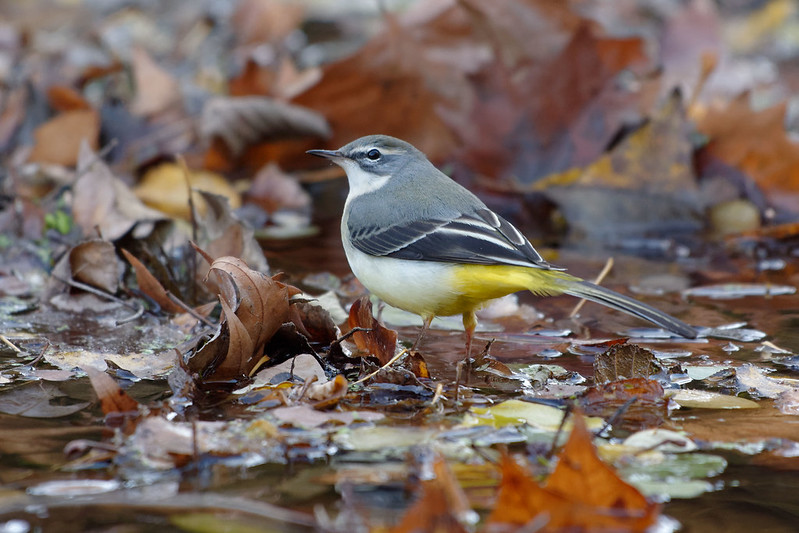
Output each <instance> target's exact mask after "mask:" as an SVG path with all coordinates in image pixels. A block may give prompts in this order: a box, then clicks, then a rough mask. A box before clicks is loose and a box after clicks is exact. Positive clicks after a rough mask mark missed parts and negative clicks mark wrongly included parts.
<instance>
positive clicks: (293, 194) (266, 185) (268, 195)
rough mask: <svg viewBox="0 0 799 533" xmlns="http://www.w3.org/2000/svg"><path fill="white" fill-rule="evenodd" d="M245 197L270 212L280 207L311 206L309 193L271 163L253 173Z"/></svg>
mask: <svg viewBox="0 0 799 533" xmlns="http://www.w3.org/2000/svg"><path fill="white" fill-rule="evenodd" d="M247 199H248V201H249V202H252V203H254V204H256V205H259V206H260V207H261V208H263V210H264V211H266V212H267V213H270V214H271V213H274V212H275V211H278V210H281V209H295V210H298V209H302V210H307V209H309V208H310V207H311V195H310V194H308V193H307V192H306V191H305V189H303V188H302V187H301V186H300V184H299V183H298V182H297V180H296V179H294V178H292V177H291V176H289V175H288V174H286V173H285V172H283V171H282V170H280V168H279V167H278V166H277V165H275V164H273V163H270V164H268V165H266V166H265V167H263V168H262V169H261V170H259V171H258V173H257V174H256V175H255V177H254V178H253V181H252V185H250V189H249V191H247Z"/></svg>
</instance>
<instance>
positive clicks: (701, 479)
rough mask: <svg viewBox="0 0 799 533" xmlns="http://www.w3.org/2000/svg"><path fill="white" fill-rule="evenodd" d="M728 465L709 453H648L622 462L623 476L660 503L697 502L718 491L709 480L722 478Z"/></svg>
mask: <svg viewBox="0 0 799 533" xmlns="http://www.w3.org/2000/svg"><path fill="white" fill-rule="evenodd" d="M726 468H727V461H726V459H724V458H723V457H720V456H718V455H712V454H706V453H654V454H653V453H644V454H640V455H630V456H627V460H625V461H621V462H620V465H619V475H621V476H622V477H623V478H625V479H627V480H629V481H630V483H632V484H633V485H634V486H635V487H636V488H638V489H639V490H640V491H641V492H643V493H644V494H646V495H647V496H649V497H651V498H655V499H657V500H668V499H676V498H679V499H687V498H696V497H697V496H699V495H701V494H704V493H706V492H712V491H714V490H716V486H715V484H714V483H712V482H711V481H708V480H707V478H713V477H714V476H718V475H719V474H721V473H722V472H724V470H725V469H726Z"/></svg>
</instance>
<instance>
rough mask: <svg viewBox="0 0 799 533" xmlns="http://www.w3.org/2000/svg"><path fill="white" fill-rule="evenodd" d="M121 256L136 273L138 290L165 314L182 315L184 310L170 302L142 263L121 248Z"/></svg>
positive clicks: (162, 287)
mask: <svg viewBox="0 0 799 533" xmlns="http://www.w3.org/2000/svg"><path fill="white" fill-rule="evenodd" d="M122 255H124V256H125V259H127V260H128V263H130V266H132V267H133V271H134V272H135V273H136V284H137V285H138V286H139V290H140V291H142V292H143V293H144V294H146V295H147V296H148V297H149V298H152V300H153V301H154V302H155V303H157V304H158V306H159V307H160V308H161V309H162V310H164V311H165V312H167V313H182V312H183V311H184V309H183V308H182V307H180V306H179V305H178V304H176V303H175V302H173V301H172V299H171V298H169V295H168V294H167V291H166V289H165V288H164V286H163V285H161V282H159V281H158V280H157V279H156V278H155V276H153V275H152V274H151V273H150V271H149V270H147V267H146V266H144V263H142V262H141V261H139V260H138V259H137V258H136V257H135V256H134V255H133V254H131V253H130V252H128V251H127V250H125V249H124V248H122Z"/></svg>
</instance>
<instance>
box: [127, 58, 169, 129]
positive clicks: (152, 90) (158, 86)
mask: <svg viewBox="0 0 799 533" xmlns="http://www.w3.org/2000/svg"><path fill="white" fill-rule="evenodd" d="M131 61H132V68H133V77H134V80H135V83H136V98H135V99H134V100H133V103H132V104H131V105H130V110H131V112H132V113H133V114H135V115H140V116H152V115H156V114H158V113H161V112H162V111H165V110H167V109H169V108H170V107H172V106H173V105H175V104H176V103H178V102H180V99H181V93H180V85H179V84H178V82H177V80H176V79H175V78H174V77H173V76H172V75H171V74H169V73H168V72H167V71H165V70H164V69H163V68H161V67H160V66H158V65H157V64H156V63H155V61H153V59H152V58H151V57H150V55H149V54H148V53H147V52H146V51H144V50H143V49H142V48H139V47H136V48H134V49H133V51H132V53H131Z"/></svg>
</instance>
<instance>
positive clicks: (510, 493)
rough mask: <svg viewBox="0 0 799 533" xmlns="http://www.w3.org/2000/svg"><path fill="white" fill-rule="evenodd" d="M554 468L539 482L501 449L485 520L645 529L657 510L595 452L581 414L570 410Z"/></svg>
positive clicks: (552, 526) (546, 526) (555, 528)
mask: <svg viewBox="0 0 799 533" xmlns="http://www.w3.org/2000/svg"><path fill="white" fill-rule="evenodd" d="M575 419H576V420H575V422H574V426H573V429H572V432H571V435H570V436H569V440H568V441H567V442H566V445H565V446H564V447H563V449H562V450H561V451H560V453H559V454H558V461H557V464H556V466H555V470H554V471H553V472H552V474H551V475H550V476H549V478H548V479H547V482H546V485H545V486H544V487H541V486H540V485H538V483H536V482H535V481H534V480H533V479H532V476H531V475H530V473H528V472H526V471H525V470H524V469H522V467H521V466H519V465H518V464H517V463H516V462H515V461H513V459H511V458H510V457H509V456H507V455H505V457H504V459H503V462H502V481H501V482H500V489H499V494H498V496H497V503H496V505H495V507H494V510H493V511H492V513H491V516H490V517H489V519H488V522H489V524H501V523H509V524H516V525H520V526H521V525H525V524H528V523H529V522H531V521H532V520H534V519H536V518H537V517H539V516H541V515H544V517H541V518H540V519H539V521H537V522H536V524H540V528H541V529H542V530H543V531H562V530H565V529H576V530H578V529H579V530H587V531H609V530H615V531H639V532H643V531H645V530H646V529H647V528H648V527H649V526H651V525H652V524H653V523H654V522H655V520H656V518H657V516H658V514H659V509H660V508H659V506H658V505H657V504H654V503H650V502H648V501H647V500H646V498H645V497H644V496H643V495H642V494H641V493H640V492H639V491H638V489H636V488H635V487H633V486H632V485H630V484H628V483H626V482H625V481H623V480H622V479H621V478H620V477H619V476H618V475H617V474H616V473H615V472H614V471H613V469H612V468H611V467H609V466H608V465H607V464H605V463H604V462H603V461H602V460H601V459H599V457H598V456H597V454H596V449H595V448H594V445H593V442H592V438H593V436H592V435H591V433H590V432H589V431H588V429H587V427H586V425H585V422H584V421H583V419H582V415H579V414H577V415H576V416H575Z"/></svg>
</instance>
